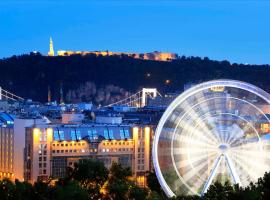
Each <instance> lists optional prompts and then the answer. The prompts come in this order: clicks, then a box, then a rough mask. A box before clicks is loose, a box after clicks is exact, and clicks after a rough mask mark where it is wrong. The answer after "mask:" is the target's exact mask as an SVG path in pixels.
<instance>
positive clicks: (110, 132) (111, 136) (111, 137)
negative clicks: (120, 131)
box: [109, 130, 114, 140]
mask: <svg viewBox="0 0 270 200" xmlns="http://www.w3.org/2000/svg"><path fill="white" fill-rule="evenodd" d="M109 137H110V139H112V140H113V139H114V136H113V130H109Z"/></svg>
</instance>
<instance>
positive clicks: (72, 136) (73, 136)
mask: <svg viewBox="0 0 270 200" xmlns="http://www.w3.org/2000/svg"><path fill="white" fill-rule="evenodd" d="M70 137H71V140H76V135H75V131H71V132H70Z"/></svg>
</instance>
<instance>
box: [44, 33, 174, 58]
mask: <svg viewBox="0 0 270 200" xmlns="http://www.w3.org/2000/svg"><path fill="white" fill-rule="evenodd" d="M90 54H95V55H97V56H121V55H126V56H130V57H132V58H135V59H143V60H156V61H171V60H174V59H176V58H177V54H175V53H169V52H159V51H154V52H150V53H123V52H112V51H66V50H59V51H57V56H71V55H82V56H85V55H90ZM48 56H54V49H53V41H52V39H51V38H50V51H49V52H48Z"/></svg>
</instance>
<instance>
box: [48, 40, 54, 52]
mask: <svg viewBox="0 0 270 200" xmlns="http://www.w3.org/2000/svg"><path fill="white" fill-rule="evenodd" d="M48 56H54V50H53V40H52V37H50V51H49V52H48Z"/></svg>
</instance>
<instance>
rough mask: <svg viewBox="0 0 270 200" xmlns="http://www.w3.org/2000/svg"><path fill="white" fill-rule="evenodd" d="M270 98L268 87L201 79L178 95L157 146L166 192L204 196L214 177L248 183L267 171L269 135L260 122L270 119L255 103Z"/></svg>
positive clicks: (160, 177) (157, 161)
mask: <svg viewBox="0 0 270 200" xmlns="http://www.w3.org/2000/svg"><path fill="white" fill-rule="evenodd" d="M213 88H218V89H213ZM251 97H252V99H250V98H251ZM269 101H270V95H269V94H268V93H266V92H265V91H263V90H261V89H259V88H257V87H255V86H253V85H251V84H248V83H243V82H239V81H231V80H217V81H210V82H206V83H202V84H199V85H197V86H195V87H193V88H191V89H189V90H188V91H186V92H184V93H183V94H181V95H180V96H179V97H177V98H176V99H175V101H173V102H172V104H171V105H170V106H169V107H168V108H167V110H166V111H165V113H164V115H163V116H162V118H161V120H160V122H159V124H158V127H157V130H156V134H155V139H154V144H153V163H154V167H155V171H156V173H157V177H158V180H159V182H160V184H161V186H162V188H163V190H164V191H165V193H166V194H167V195H168V196H169V197H172V196H175V195H178V194H185V195H186V194H201V195H203V194H204V193H205V192H207V190H208V188H209V186H210V185H211V184H212V183H213V181H221V182H224V181H225V180H228V181H231V182H232V183H237V184H239V185H242V186H246V185H247V184H249V182H250V181H255V180H257V178H259V177H260V176H262V175H263V174H264V173H265V171H268V170H269V166H270V152H269V151H270V140H269V138H270V137H269V135H268V134H266V135H262V133H261V132H260V130H259V128H258V126H256V123H257V122H259V121H261V120H262V121H267V122H269V119H268V117H267V116H266V115H265V113H263V112H262V110H260V109H259V108H258V106H257V105H256V102H260V103H264V104H268V105H269V104H270V102H269ZM269 123H270V122H269Z"/></svg>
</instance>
